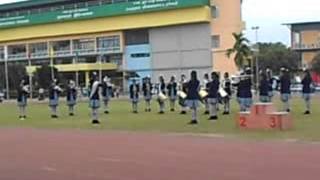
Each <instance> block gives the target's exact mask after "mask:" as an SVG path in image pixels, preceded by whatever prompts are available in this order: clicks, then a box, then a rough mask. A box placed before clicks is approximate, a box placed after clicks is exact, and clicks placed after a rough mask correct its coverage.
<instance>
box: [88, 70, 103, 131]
mask: <svg viewBox="0 0 320 180" xmlns="http://www.w3.org/2000/svg"><path fill="white" fill-rule="evenodd" d="M97 76H98V75H97V73H93V75H92V79H91V81H90V88H89V89H90V95H89V99H90V108H91V119H92V121H91V123H92V124H93V125H98V124H100V121H99V108H100V87H101V83H100V82H99V81H98V77H97Z"/></svg>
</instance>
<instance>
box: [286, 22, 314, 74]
mask: <svg viewBox="0 0 320 180" xmlns="http://www.w3.org/2000/svg"><path fill="white" fill-rule="evenodd" d="M287 25H289V27H290V29H291V47H292V49H293V50H295V51H297V52H299V54H300V56H301V63H302V66H303V67H306V68H308V67H310V63H311V62H312V60H313V59H314V57H315V56H316V55H317V54H318V53H320V22H302V23H291V24H287Z"/></svg>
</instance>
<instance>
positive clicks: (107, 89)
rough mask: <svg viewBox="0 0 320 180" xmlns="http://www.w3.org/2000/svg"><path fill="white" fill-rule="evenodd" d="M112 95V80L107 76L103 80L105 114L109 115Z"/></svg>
mask: <svg viewBox="0 0 320 180" xmlns="http://www.w3.org/2000/svg"><path fill="white" fill-rule="evenodd" d="M111 94H112V85H111V83H110V78H109V77H108V76H105V77H104V78H103V83H102V97H103V103H104V113H105V114H109V101H110V99H111Z"/></svg>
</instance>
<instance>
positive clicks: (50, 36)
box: [0, 0, 244, 87]
mask: <svg viewBox="0 0 320 180" xmlns="http://www.w3.org/2000/svg"><path fill="white" fill-rule="evenodd" d="M241 3H242V0H29V1H22V2H16V3H10V4H4V5H1V6H0V61H2V62H4V61H7V62H8V63H24V64H26V68H27V70H28V72H29V73H30V74H32V73H33V72H34V71H35V70H36V68H37V67H39V66H41V65H42V64H48V65H53V66H55V67H56V68H57V69H58V71H59V73H66V74H71V75H75V74H77V76H78V78H79V81H80V84H86V85H87V84H88V81H89V76H90V73H91V72H93V71H99V72H102V73H103V75H109V76H111V78H112V79H113V80H116V82H115V83H116V84H118V85H120V86H123V87H126V85H127V83H128V81H129V80H130V78H132V77H141V78H143V77H145V76H151V77H152V79H153V81H156V80H157V78H158V76H159V75H163V76H164V77H165V78H166V80H168V79H169V77H170V76H172V75H176V76H179V75H181V74H187V75H188V74H189V73H190V71H191V70H197V71H198V72H199V76H202V75H203V74H204V73H208V72H211V71H212V70H216V71H219V72H221V73H223V72H230V73H235V72H236V71H237V68H236V66H235V64H234V61H233V60H232V59H228V58H227V57H226V55H225V53H226V50H227V49H228V48H231V47H232V46H233V43H234V41H233V37H232V33H234V32H241V31H242V30H243V29H244V22H243V21H242V19H241Z"/></svg>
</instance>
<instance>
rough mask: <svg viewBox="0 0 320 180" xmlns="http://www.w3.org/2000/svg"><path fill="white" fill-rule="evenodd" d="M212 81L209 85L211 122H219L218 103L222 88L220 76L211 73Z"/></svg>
mask: <svg viewBox="0 0 320 180" xmlns="http://www.w3.org/2000/svg"><path fill="white" fill-rule="evenodd" d="M211 78H212V81H211V82H209V83H208V84H207V90H208V96H207V97H208V103H209V109H210V118H209V120H217V119H218V116H217V103H218V92H219V87H220V82H219V76H218V74H217V73H216V72H212V73H211Z"/></svg>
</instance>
